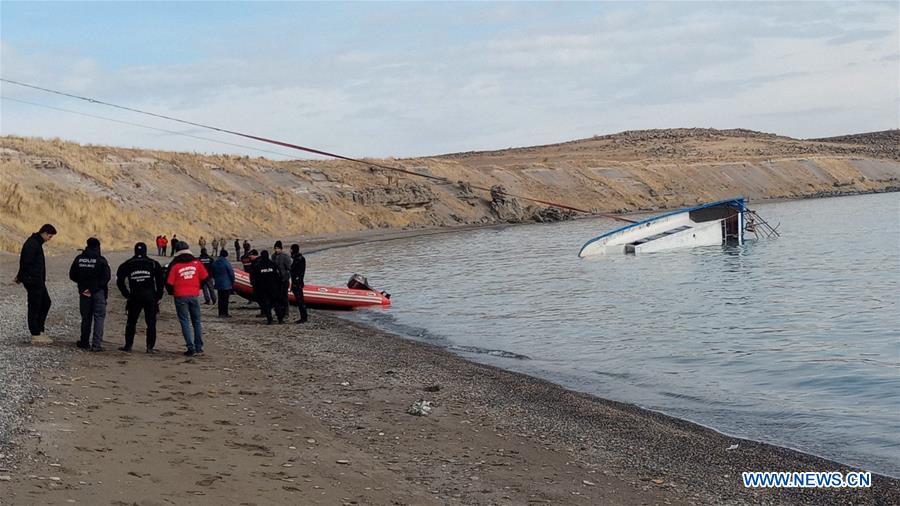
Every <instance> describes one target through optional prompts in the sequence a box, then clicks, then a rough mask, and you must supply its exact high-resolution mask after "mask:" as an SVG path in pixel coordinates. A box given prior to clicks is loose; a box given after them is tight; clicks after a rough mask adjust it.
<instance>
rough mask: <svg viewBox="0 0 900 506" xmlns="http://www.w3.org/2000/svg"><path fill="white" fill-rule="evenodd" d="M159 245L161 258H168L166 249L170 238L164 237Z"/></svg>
mask: <svg viewBox="0 0 900 506" xmlns="http://www.w3.org/2000/svg"><path fill="white" fill-rule="evenodd" d="M159 245H160V250H159V253H158V254H159V256H161V257H164V256H166V248H167V247H168V246H169V238H168V237H166V236H165V235H164V236H162V238H161V239H160V240H159Z"/></svg>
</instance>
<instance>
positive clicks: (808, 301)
mask: <svg viewBox="0 0 900 506" xmlns="http://www.w3.org/2000/svg"><path fill="white" fill-rule="evenodd" d="M898 202H900V199H898V198H897V194H881V195H869V196H859V197H843V198H832V199H821V200H807V201H798V202H785V203H777V204H764V205H759V206H753V207H757V208H758V210H759V211H760V212H761V214H762V215H763V216H764V217H765V218H766V219H768V220H769V221H770V222H772V223H773V224H774V223H778V222H781V223H782V225H781V228H780V229H779V231H780V232H781V233H782V237H781V238H779V239H776V240H770V241H760V242H753V243H749V244H746V245H743V246H716V247H704V248H696V249H690V250H680V251H671V252H664V253H654V254H647V255H637V256H630V255H629V256H625V255H621V256H619V255H612V256H608V257H595V258H589V259H579V258H577V256H576V255H577V252H578V249H579V248H580V246H581V244H582V243H584V242H585V241H586V240H587V239H589V238H590V237H592V236H595V235H597V234H599V233H600V232H602V231H604V230H608V229H610V228H613V227H616V226H618V224H617V223H616V222H613V221H611V220H606V219H596V220H582V221H578V222H572V223H563V224H554V225H535V226H525V227H513V228H507V229H498V230H477V231H472V232H465V233H459V234H448V235H439V236H431V237H421V238H413V239H404V240H398V241H391V242H382V243H373V244H369V245H363V246H355V247H351V248H342V249H337V250H332V251H328V252H324V253H320V254H315V255H312V256H311V257H310V274H309V276H308V278H309V279H310V280H311V281H314V282H328V283H341V282H342V281H344V280H345V279H346V278H347V277H348V275H349V274H351V273H352V272H361V273H364V274H366V275H367V276H369V279H370V281H372V283H373V285H374V286H376V287H378V288H383V289H386V290H388V291H389V292H391V293H392V294H394V306H393V307H392V308H391V309H389V310H386V311H381V310H379V311H362V312H356V313H353V314H352V317H354V318H358V319H362V320H365V321H369V322H372V323H374V324H376V325H378V326H381V327H384V328H388V329H391V330H394V331H396V332H399V333H401V334H404V335H407V336H409V337H411V338H414V339H420V340H425V341H428V342H431V343H433V344H437V345H440V346H445V347H448V348H450V349H452V350H455V351H456V352H457V353H460V354H463V355H466V356H469V357H471V358H473V359H475V360H479V361H484V362H488V363H491V364H494V365H498V366H500V367H505V368H508V369H512V370H517V371H522V372H526V373H529V374H532V375H536V376H540V377H544V378H547V379H549V380H552V381H555V382H557V383H560V384H563V385H566V386H568V387H570V388H574V389H578V390H582V391H585V392H590V393H594V394H597V395H600V396H602V397H607V398H611V399H616V400H620V401H625V402H632V403H635V404H638V405H640V406H644V407H647V408H650V409H654V410H659V411H663V412H665V413H669V414H672V415H674V416H679V417H682V418H686V419H689V420H693V421H696V422H698V423H702V424H704V425H708V426H711V427H714V428H716V429H718V430H721V431H723V432H726V433H729V434H733V435H736V436H742V437H747V438H751V439H758V440H763V441H767V442H772V443H776V444H781V445H785V446H790V447H794V448H798V449H801V450H804V451H808V452H811V453H815V454H819V455H823V456H826V457H830V458H833V459H836V460H839V461H842V462H847V463H851V464H856V465H859V466H862V467H864V468H866V469H869V470H876V471H881V472H885V473H889V474H894V475H900V331H898V327H900V325H898V316H897V315H898V295H897V294H898V293H900V290H898V284H900V283H898V281H900V244H898V241H900V203H898Z"/></svg>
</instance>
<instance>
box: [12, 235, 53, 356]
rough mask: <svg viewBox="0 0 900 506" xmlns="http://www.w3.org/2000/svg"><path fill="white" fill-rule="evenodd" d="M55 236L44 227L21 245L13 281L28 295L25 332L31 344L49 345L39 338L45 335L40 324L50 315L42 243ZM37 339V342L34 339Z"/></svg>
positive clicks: (42, 325)
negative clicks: (29, 334)
mask: <svg viewBox="0 0 900 506" xmlns="http://www.w3.org/2000/svg"><path fill="white" fill-rule="evenodd" d="M54 235H56V228H55V227H54V226H53V225H51V224H49V223H47V224H46V225H44V226H42V227H41V229H40V230H38V231H37V232H35V233H33V234H31V237H29V238H28V239H27V240H26V241H25V244H23V245H22V254H21V255H19V272H18V273H16V277H15V279H14V281H15V282H16V283H21V284H22V285H23V286H25V292H26V293H27V294H28V331H29V332H30V333H31V341H32V342H33V343H38V342H41V343H49V342H51V341H50V339H49V338H46V337H44V338H40V337H39V336H40V335H41V334H42V333H43V332H44V331H45V329H44V324H45V323H46V321H47V314H48V313H49V312H50V304H51V302H50V293H49V292H47V267H46V264H45V262H44V243H45V242H49V241H50V239H53V236H54ZM35 338H37V339H35Z"/></svg>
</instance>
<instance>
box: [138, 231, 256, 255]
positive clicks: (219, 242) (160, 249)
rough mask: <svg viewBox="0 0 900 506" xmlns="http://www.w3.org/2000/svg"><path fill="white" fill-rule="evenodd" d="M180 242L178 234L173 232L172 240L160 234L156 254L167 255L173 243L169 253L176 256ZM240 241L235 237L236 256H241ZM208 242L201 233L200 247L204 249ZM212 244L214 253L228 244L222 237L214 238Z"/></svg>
mask: <svg viewBox="0 0 900 506" xmlns="http://www.w3.org/2000/svg"><path fill="white" fill-rule="evenodd" d="M179 242H180V240H179V239H178V236H177V235H176V234H172V239H171V240H170V239H169V238H168V237H166V236H165V235H158V236H156V256H160V257H164V256H166V249H167V248H168V246H169V245H171V246H172V250H171V253H170V254H169V256H173V257H174V256H175V250H176V249H177V247H178V243H179ZM239 243H240V242H239V240H238V239H235V240H234V244H235V257H240V256H241V255H240V251H238V247H237V245H238V244H239ZM244 243H247V241H244ZM206 244H207V243H206V238H204V237H203V236H202V235H201V236H200V240H198V241H197V245H198V246H199V247H200V249H201V250H202V249H204V248H206ZM210 246H211V247H212V251H213V253H217V252H218V251H219V250H220V249H225V246H226V242H225V238H224V237H222V238H219V239H213V240H212V244H210Z"/></svg>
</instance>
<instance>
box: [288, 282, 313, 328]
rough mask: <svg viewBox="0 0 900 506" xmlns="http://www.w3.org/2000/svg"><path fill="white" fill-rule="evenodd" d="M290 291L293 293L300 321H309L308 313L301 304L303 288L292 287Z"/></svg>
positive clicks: (304, 305)
mask: <svg viewBox="0 0 900 506" xmlns="http://www.w3.org/2000/svg"><path fill="white" fill-rule="evenodd" d="M291 290H292V291H293V292H294V298H295V299H296V302H295V303H296V304H297V309H299V310H300V321H304V322H305V321H306V320H308V319H309V313H307V312H306V304H305V303H304V302H303V287H302V286H294V287H291Z"/></svg>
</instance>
